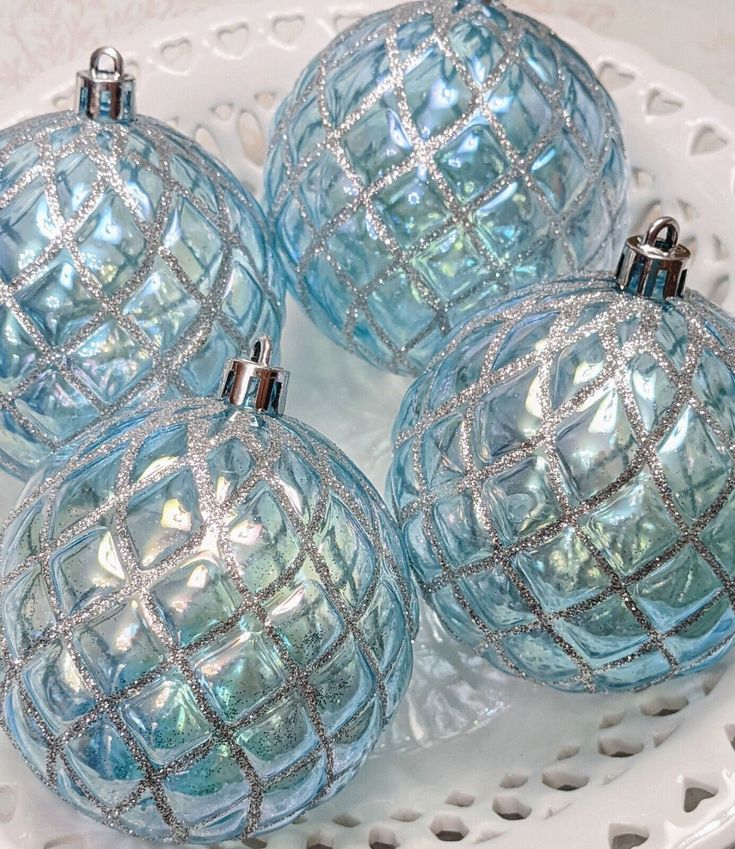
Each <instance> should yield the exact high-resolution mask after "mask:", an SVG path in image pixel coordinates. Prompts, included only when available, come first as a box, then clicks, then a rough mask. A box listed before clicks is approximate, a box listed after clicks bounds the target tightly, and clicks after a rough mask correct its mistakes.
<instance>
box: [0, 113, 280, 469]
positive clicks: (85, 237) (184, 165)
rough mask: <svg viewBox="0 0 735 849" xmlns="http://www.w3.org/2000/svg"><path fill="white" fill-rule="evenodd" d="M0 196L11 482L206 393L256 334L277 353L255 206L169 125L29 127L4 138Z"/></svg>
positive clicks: (270, 279) (1, 441)
mask: <svg viewBox="0 0 735 849" xmlns="http://www.w3.org/2000/svg"><path fill="white" fill-rule="evenodd" d="M31 149H32V150H33V151H34V155H33V156H30V155H29V150H31ZM0 186H1V187H2V193H1V194H0V286H2V287H3V288H4V289H5V290H6V297H5V300H4V305H3V307H2V311H1V312H0V341H1V342H2V344H1V345H0V400H1V401H2V405H3V410H4V413H3V419H2V422H1V423H0V466H2V467H4V468H5V469H7V470H8V471H10V472H11V473H12V474H14V475H16V476H18V477H21V478H27V477H29V476H30V474H31V473H32V472H33V470H34V469H35V468H37V467H38V466H39V465H40V464H42V463H44V462H46V460H47V458H48V456H49V455H50V454H51V453H53V452H54V451H56V450H58V449H59V448H60V447H63V446H64V445H65V444H66V443H67V442H68V441H69V440H71V439H73V438H74V437H75V436H77V435H78V434H80V433H81V432H82V431H83V430H84V429H86V428H88V427H89V426H90V425H91V424H93V423H95V422H96V421H98V420H100V419H101V418H103V417H107V416H110V415H113V414H115V413H117V412H118V411H120V410H122V409H124V408H127V407H130V406H133V405H134V404H136V403H138V402H139V401H141V400H142V401H145V402H146V403H155V402H157V401H158V400H159V399H161V400H162V399H163V398H170V397H172V395H171V393H174V395H175V396H176V395H178V396H191V395H208V394H209V393H210V392H211V390H212V386H211V385H210V383H211V375H216V376H218V375H219V374H220V373H221V371H222V369H223V367H224V364H225V361H226V359H227V358H228V357H231V356H233V354H238V353H241V352H243V351H248V350H250V348H251V345H252V341H253V340H254V339H255V338H257V337H258V336H259V335H261V334H263V333H265V334H267V335H269V336H270V337H271V338H272V339H273V340H274V342H275V343H277V341H278V338H279V336H280V326H281V319H282V313H283V298H284V291H283V285H282V284H281V282H280V279H279V277H278V276H277V275H275V274H274V269H273V261H272V257H271V252H270V249H269V247H268V245H267V242H266V237H265V231H266V225H265V220H264V217H263V214H262V211H261V210H260V208H259V206H258V203H257V201H256V200H255V199H254V198H253V197H252V196H251V195H250V194H249V193H248V192H247V191H246V190H245V189H243V188H242V187H241V186H240V185H238V183H237V181H236V179H235V177H234V176H233V175H232V174H230V173H229V171H227V170H226V169H225V168H224V166H222V165H220V164H219V163H217V162H215V161H214V160H213V159H212V158H211V157H210V156H209V155H208V154H207V153H205V152H204V151H203V150H202V149H201V148H200V147H199V146H198V145H197V144H196V143H195V142H193V141H191V140H189V139H186V138H184V137H183V136H181V135H180V134H179V133H177V132H176V131H174V130H172V129H171V128H169V127H167V126H165V125H163V124H160V123H158V122H157V121H154V120H153V119H150V118H145V117H138V118H135V119H134V120H132V121H110V120H106V121H96V120H91V119H89V118H87V117H86V116H83V115H77V114H76V113H73V112H64V113H58V114H54V115H47V116H43V117H40V118H34V119H32V120H30V121H27V122H26V123H23V124H19V125H17V126H15V127H12V128H10V129H8V130H4V131H3V132H2V133H0ZM201 356H205V357H206V369H205V368H204V367H203V366H202V365H200V364H198V359H199V358H200V357H201Z"/></svg>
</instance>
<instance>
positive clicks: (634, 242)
mask: <svg viewBox="0 0 735 849" xmlns="http://www.w3.org/2000/svg"><path fill="white" fill-rule="evenodd" d="M691 257H692V254H691V251H690V250H689V248H687V247H686V246H685V245H682V244H680V243H679V224H678V222H677V221H676V219H674V218H671V217H670V216H662V217H661V218H657V219H656V220H655V221H654V222H653V223H652V224H651V225H650V227H649V228H648V230H647V231H646V233H645V235H643V236H631V237H630V238H629V239H627V241H626V242H625V247H624V248H623V253H622V255H621V257H620V262H619V263H618V268H617V271H616V273H615V277H616V280H617V285H618V287H619V288H620V289H622V290H624V291H626V292H630V293H631V294H634V295H639V296H641V297H646V298H658V299H669V298H680V297H681V296H682V295H683V293H684V286H685V284H686V277H687V267H688V265H689V260H690V259H691Z"/></svg>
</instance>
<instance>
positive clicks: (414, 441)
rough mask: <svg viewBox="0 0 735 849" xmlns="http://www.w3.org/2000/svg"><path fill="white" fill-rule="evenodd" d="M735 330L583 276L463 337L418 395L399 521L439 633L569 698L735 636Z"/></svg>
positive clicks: (399, 490) (416, 388)
mask: <svg viewBox="0 0 735 849" xmlns="http://www.w3.org/2000/svg"><path fill="white" fill-rule="evenodd" d="M734 343H735V319H733V318H732V317H731V316H729V315H728V314H726V313H724V312H723V311H722V310H720V309H718V308H717V307H716V306H715V305H713V304H712V303H711V302H709V301H707V300H705V299H704V298H702V297H701V296H699V295H697V294H689V293H687V294H685V296H684V297H683V298H671V299H670V300H667V301H662V300H656V299H648V298H644V297H637V296H635V295H631V294H629V293H627V292H622V291H620V290H618V289H617V288H616V282H615V280H614V279H613V278H606V277H595V276H582V277H578V278H568V279H566V280H562V281H557V282H555V283H553V284H546V285H543V286H540V287H538V288H537V289H535V290H534V291H533V292H530V293H529V294H528V295H527V296H526V297H525V298H523V297H517V298H514V299H508V300H506V301H505V302H503V303H501V304H499V305H497V306H496V307H494V308H493V309H490V310H487V311H486V312H485V313H483V314H482V315H481V316H480V317H478V318H477V319H476V320H475V321H474V322H472V323H471V324H470V325H468V327H467V328H465V329H464V330H463V331H462V333H461V334H460V335H459V337H458V338H457V339H456V340H455V341H453V342H452V343H451V344H450V345H449V346H448V347H447V349H446V351H445V352H444V353H443V354H441V355H439V356H438V357H437V358H436V359H435V360H434V362H433V363H432V365H431V367H430V369H429V370H428V371H427V373H426V374H425V375H424V376H422V377H421V378H419V379H418V380H417V381H416V382H415V383H414V384H413V385H412V387H411V388H410V390H409V392H408V394H407V395H406V398H405V400H404V402H403V405H402V408H401V412H400V415H399V417H398V420H397V422H396V425H395V431H394V442H395V454H394V460H393V465H392V469H391V473H390V476H389V487H388V488H389V493H390V500H391V502H392V505H393V507H394V509H395V511H396V513H397V515H399V516H400V524H401V527H402V531H403V536H404V540H405V543H406V545H407V547H408V549H409V557H410V560H411V565H412V566H413V569H414V572H415V575H416V577H417V579H418V582H419V584H420V585H421V588H422V590H423V592H424V594H425V595H426V597H427V599H428V601H429V603H430V604H431V605H432V606H433V607H434V609H435V610H436V611H437V613H438V614H439V616H440V618H441V620H442V622H443V623H444V625H445V626H446V628H447V630H448V631H449V632H450V633H452V634H453V635H454V636H455V637H456V638H457V639H458V640H460V641H461V642H463V643H465V644H466V645H468V646H471V647H472V648H473V649H474V650H475V651H477V652H478V653H479V654H481V655H483V656H484V657H485V658H487V660H489V661H490V662H491V663H492V664H494V665H496V666H498V667H500V668H501V669H504V670H506V671H508V672H511V673H514V674H517V675H523V676H526V677H528V678H531V679H533V680H535V681H539V682H542V683H546V684H551V685H553V686H555V687H558V688H561V689H566V690H588V691H593V690H623V689H636V688H641V687H644V686H646V685H648V684H652V683H654V682H657V681H660V680H663V679H665V678H668V677H670V676H672V675H675V674H679V673H683V672H690V671H693V670H696V669H699V668H701V667H703V666H705V665H707V664H709V663H711V662H713V661H715V660H716V659H718V658H719V657H720V656H721V655H722V654H723V653H724V652H725V651H726V650H727V649H728V647H729V646H730V645H731V643H732V641H733V637H735V613H734V612H733V606H734V604H733V603H734V601H735V580H734V579H735V547H734V546H733V542H732V540H733V539H735V462H734V460H733V453H732V446H733V439H734V438H735V358H734V357H733V353H732V352H733V350H734V348H733V345H734Z"/></svg>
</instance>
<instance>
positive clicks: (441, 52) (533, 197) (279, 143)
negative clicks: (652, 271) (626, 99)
mask: <svg viewBox="0 0 735 849" xmlns="http://www.w3.org/2000/svg"><path fill="white" fill-rule="evenodd" d="M627 182H628V170H627V165H626V157H625V150H624V147H623V140H622V136H621V132H620V127H619V125H618V118H617V112H616V110H615V107H614V105H613V103H612V101H611V100H610V98H609V96H608V94H607V92H606V91H605V90H604V88H603V87H602V86H601V84H600V82H599V81H598V80H597V78H596V77H595V75H594V73H593V71H592V69H591V68H590V67H589V65H588V64H587V63H586V62H585V61H584V60H583V59H582V58H581V57H580V56H579V55H578V54H577V53H576V52H575V51H574V50H573V49H572V48H571V47H570V46H569V45H568V44H566V43H565V42H564V41H562V40H561V39H559V38H558V37H557V36H556V35H554V33H552V32H551V31H550V30H549V29H548V28H547V27H545V26H544V25H543V24H541V23H539V22H538V21H535V20H532V19H530V18H528V17H526V16H524V15H521V14H518V13H517V12H514V11H512V10H510V9H507V8H505V7H504V6H503V5H502V4H501V3H498V2H491V1H490V0H438V2H437V0H421V2H416V3H409V4H406V5H402V6H398V7H397V8H395V9H393V10H390V11H384V12H379V13H377V14H374V15H371V16H369V17H367V18H365V19H364V20H362V21H360V22H358V23H357V24H355V26H353V27H352V28H350V29H349V30H348V31H346V32H345V33H343V34H341V35H339V36H338V37H337V38H336V39H335V40H334V41H333V42H332V44H331V45H330V46H329V47H327V49H326V50H325V51H324V52H322V53H321V54H320V55H319V56H318V57H316V58H315V59H314V60H313V61H312V63H311V64H310V65H309V66H308V67H307V68H306V70H305V71H304V72H303V74H302V75H301V78H300V79H299V81H298V82H297V84H296V87H295V88H294V90H293V92H292V93H291V95H290V96H289V97H288V98H287V99H286V101H285V103H284V104H283V105H282V107H281V109H280V112H279V115H278V117H277V118H276V124H275V129H274V131H273V137H272V141H271V147H270V153H269V158H268V162H267V166H266V204H267V206H268V208H269V210H270V215H271V217H272V219H273V221H274V222H275V232H276V245H277V250H278V253H279V256H280V259H281V261H282V264H283V266H284V269H285V271H286V273H287V275H288V278H289V285H290V288H291V291H292V293H293V294H294V295H295V297H296V298H297V300H299V301H300V303H301V304H302V305H303V306H304V307H305V309H306V310H307V311H308V313H309V314H310V315H311V317H312V318H313V320H314V322H315V323H316V324H317V325H318V327H319V328H320V329H321V330H323V331H324V332H325V333H327V334H328V335H329V336H330V337H331V338H332V339H334V340H335V341H336V342H337V343H339V344H340V345H342V346H343V347H345V348H348V349H349V350H352V351H354V352H356V353H358V354H360V355H361V356H362V357H364V358H365V359H366V360H368V361H369V362H371V363H373V364H375V365H377V366H379V367H381V368H386V369H390V370H392V371H395V372H398V373H401V374H414V375H415V374H418V373H419V372H420V371H421V369H422V368H423V367H424V366H425V365H426V364H427V362H428V361H429V359H430V357H431V356H432V355H433V354H434V353H436V352H437V351H438V350H439V349H440V348H441V347H442V346H443V345H444V344H446V342H447V340H448V338H449V336H450V335H451V331H452V329H453V328H455V327H458V326H460V325H462V324H464V323H465V322H466V321H467V320H468V319H470V318H472V317H473V316H474V315H475V314H476V313H477V311H478V310H479V309H481V308H482V307H484V306H485V305H487V304H489V303H491V302H492V301H493V300H495V299H497V298H498V297H499V296H503V295H505V294H508V293H509V292H512V291H514V290H517V289H520V288H522V287H524V286H527V285H529V284H532V283H535V282H538V281H540V280H543V279H549V278H551V277H554V276H557V275H562V274H566V273H570V272H573V271H576V270H579V269H585V268H609V267H611V265H612V263H613V261H614V258H615V257H614V253H613V251H615V250H616V249H617V245H619V244H620V242H621V241H622V239H623V234H624V232H625V218H626V187H627Z"/></svg>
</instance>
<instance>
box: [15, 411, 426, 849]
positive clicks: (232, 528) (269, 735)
mask: <svg viewBox="0 0 735 849" xmlns="http://www.w3.org/2000/svg"><path fill="white" fill-rule="evenodd" d="M0 581H1V583H0V621H1V623H2V631H1V632H0V634H1V639H0V649H1V650H2V653H1V655H0V659H1V660H2V663H0V670H2V672H0V698H1V699H2V707H3V710H2V716H3V724H4V726H5V728H6V730H7V731H8V733H9V734H10V736H11V738H12V739H13V741H14V742H15V744H16V745H17V746H18V748H19V749H20V750H21V752H22V753H23V755H24V756H25V758H26V759H27V761H28V762H29V764H30V765H31V766H32V767H33V768H34V770H35V771H36V772H37V773H38V774H39V775H40V777H41V778H42V779H43V780H44V781H45V782H46V783H47V784H48V785H49V786H50V787H51V788H52V789H54V790H56V792H58V793H59V794H60V795H61V796H62V797H63V798H64V799H65V800H66V801H68V802H70V803H71V804H72V805H74V806H75V807H76V808H77V809H79V810H80V811H82V812H84V813H86V814H88V815H89V816H91V817H93V818H95V819H98V820H102V821H103V822H105V823H107V824H108V825H111V826H114V827H116V828H119V829H121V830H124V831H129V832H132V833H133V834H136V835H139V836H141V837H146V838H151V839H161V840H162V839H174V840H177V841H181V842H185V841H191V842H195V843H207V844H209V843H216V842H219V841H222V840H225V839H231V838H232V839H234V838H244V837H246V836H247V835H250V834H255V833H259V832H263V831H268V830H271V829H274V828H277V827H278V826H281V825H283V824H285V823H287V822H290V821H291V820H293V819H294V818H296V817H297V816H299V815H300V814H302V813H303V812H304V811H305V810H306V809H307V808H309V807H310V806H311V805H313V804H314V803H316V802H318V801H321V800H323V799H326V798H328V797H329V796H331V795H332V794H333V793H335V792H336V791H337V790H338V789H340V788H341V787H342V786H343V785H344V784H345V783H346V782H347V781H349V779H350V778H351V777H352V776H353V775H354V774H355V773H356V772H357V770H358V769H359V767H360V766H361V764H362V763H363V762H364V760H365V759H366V757H367V756H368V754H369V752H370V751H371V749H372V748H373V746H374V744H375V742H376V740H377V738H378V736H379V734H380V731H381V730H382V728H383V726H384V725H385V723H386V722H387V721H388V719H389V718H390V717H391V715H392V714H393V712H394V710H395V708H396V706H397V705H398V702H399V701H400V700H401V698H402V696H403V694H404V692H405V690H406V687H407V686H408V681H409V679H410V675H411V667H412V647H411V639H412V637H413V635H414V634H415V630H416V625H417V615H418V612H417V606H416V605H417V602H416V597H415V595H414V593H413V589H412V587H411V582H410V578H409V574H408V569H407V566H406V563H405V557H404V553H403V548H402V546H401V542H400V537H399V533H398V529H397V527H396V526H395V523H394V522H393V520H392V519H391V518H390V516H389V514H388V511H387V510H386V508H385V505H384V504H383V502H382V501H381V499H380V497H379V496H378V494H377V493H376V492H375V490H374V489H373V487H372V486H371V484H370V483H369V482H368V481H367V480H366V479H365V478H364V477H363V476H362V474H361V473H360V472H359V471H358V470H357V468H356V467H355V466H354V465H353V464H352V463H351V462H350V461H349V460H348V459H347V457H345V455H344V454H342V453H341V452H340V451H338V450H337V449H336V448H335V447H334V446H333V445H332V444H331V443H329V442H327V441H326V440H324V439H323V438H322V437H320V436H319V435H317V434H316V433H314V432H313V431H312V430H310V429H309V428H307V427H306V426H305V425H302V424H300V423H299V422H297V421H296V420H294V419H290V418H287V417H284V418H275V417H273V416H266V415H258V414H254V413H252V412H250V411H248V410H246V409H238V408H235V407H232V406H229V405H225V404H224V403H220V402H214V401H193V402H190V403H189V406H182V402H172V403H170V404H168V405H165V406H163V407H160V408H158V409H154V410H152V411H147V412H144V413H140V414H139V415H137V416H136V417H134V418H127V419H123V420H118V422H117V423H115V424H112V425H110V426H108V428H107V429H106V430H105V431H104V432H100V431H97V433H96V436H95V438H94V440H93V441H92V442H88V443H87V444H86V445H82V446H79V444H78V443H76V444H75V446H74V448H73V450H72V449H70V453H68V454H67V455H66V456H62V457H60V458H59V459H57V460H55V461H54V462H53V464H52V465H51V466H50V467H48V468H46V469H44V470H42V471H40V472H39V473H38V474H37V475H36V476H35V477H34V478H33V479H32V480H31V482H30V483H29V484H28V486H27V488H26V491H25V495H24V497H23V501H22V503H21V505H20V506H19V508H18V509H17V511H16V512H15V514H14V517H13V518H12V519H11V523H10V525H9V527H8V529H7V532H6V534H5V537H4V543H3V548H2V566H1V571H0Z"/></svg>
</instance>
